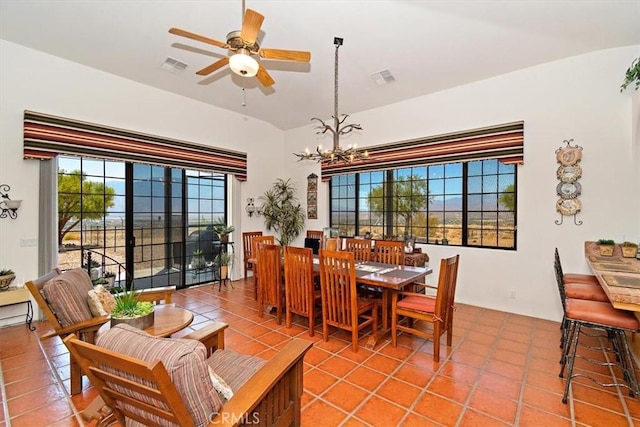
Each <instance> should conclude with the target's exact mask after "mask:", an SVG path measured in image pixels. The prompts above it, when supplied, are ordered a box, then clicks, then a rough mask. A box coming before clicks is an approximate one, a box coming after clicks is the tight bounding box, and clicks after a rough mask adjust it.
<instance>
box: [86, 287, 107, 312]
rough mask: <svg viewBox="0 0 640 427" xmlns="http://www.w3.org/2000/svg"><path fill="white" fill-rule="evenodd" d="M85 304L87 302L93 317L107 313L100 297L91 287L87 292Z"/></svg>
mask: <svg viewBox="0 0 640 427" xmlns="http://www.w3.org/2000/svg"><path fill="white" fill-rule="evenodd" d="M87 304H89V310H91V314H93V316H94V317H95V316H106V315H107V312H106V311H104V307H103V306H102V302H101V301H100V298H99V297H98V295H97V294H96V291H95V290H93V289H91V290H90V291H89V292H87Z"/></svg>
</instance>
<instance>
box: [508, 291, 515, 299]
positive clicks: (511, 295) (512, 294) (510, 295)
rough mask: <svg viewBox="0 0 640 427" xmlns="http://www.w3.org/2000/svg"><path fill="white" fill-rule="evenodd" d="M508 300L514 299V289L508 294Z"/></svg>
mask: <svg viewBox="0 0 640 427" xmlns="http://www.w3.org/2000/svg"><path fill="white" fill-rule="evenodd" d="M509 298H511V299H516V290H515V289H511V292H509Z"/></svg>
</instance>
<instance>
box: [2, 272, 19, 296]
mask: <svg viewBox="0 0 640 427" xmlns="http://www.w3.org/2000/svg"><path fill="white" fill-rule="evenodd" d="M15 278H16V275H15V273H14V272H13V270H11V269H10V268H7V269H3V270H0V291H5V290H7V289H9V285H10V284H11V282H13V279H15Z"/></svg>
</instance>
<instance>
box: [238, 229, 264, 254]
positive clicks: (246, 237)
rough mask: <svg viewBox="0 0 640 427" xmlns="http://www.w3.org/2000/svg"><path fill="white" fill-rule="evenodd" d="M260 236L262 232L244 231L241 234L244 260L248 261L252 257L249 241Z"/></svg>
mask: <svg viewBox="0 0 640 427" xmlns="http://www.w3.org/2000/svg"><path fill="white" fill-rule="evenodd" d="M259 236H262V231H246V232H244V233H242V250H243V252H244V259H249V258H251V257H252V255H251V251H252V245H251V241H252V240H253V238H254V237H259Z"/></svg>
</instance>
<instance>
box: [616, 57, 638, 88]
mask: <svg viewBox="0 0 640 427" xmlns="http://www.w3.org/2000/svg"><path fill="white" fill-rule="evenodd" d="M632 83H635V85H636V90H638V88H639V87H640V58H636V59H634V60H633V62H632V63H631V66H630V67H629V68H627V71H626V73H625V75H624V82H623V83H622V86H620V92H622V91H623V90H625V89H626V88H627V86H629V85H630V84H632Z"/></svg>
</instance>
